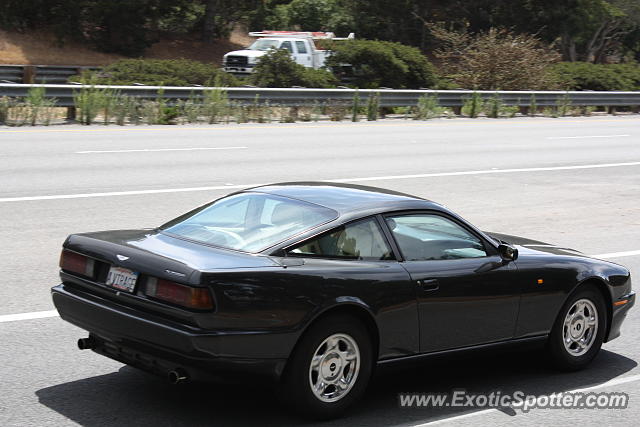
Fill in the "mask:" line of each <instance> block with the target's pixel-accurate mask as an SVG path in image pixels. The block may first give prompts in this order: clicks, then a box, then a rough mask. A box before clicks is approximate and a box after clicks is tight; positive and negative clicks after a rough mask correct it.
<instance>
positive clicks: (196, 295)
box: [145, 277, 213, 310]
mask: <svg viewBox="0 0 640 427" xmlns="http://www.w3.org/2000/svg"><path fill="white" fill-rule="evenodd" d="M145 293H146V294H147V295H148V296H150V297H153V298H157V299H160V300H163V301H167V302H171V303H173V304H177V305H181V306H183V307H188V308H195V309H198V310H211V309H212V308H213V300H212V298H211V293H210V292H209V289H207V288H194V287H192V286H185V285H181V284H179V283H175V282H170V281H168V280H163V279H157V278H155V277H149V278H147V287H146V290H145Z"/></svg>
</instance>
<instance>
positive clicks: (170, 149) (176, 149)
mask: <svg viewBox="0 0 640 427" xmlns="http://www.w3.org/2000/svg"><path fill="white" fill-rule="evenodd" d="M246 148H249V147H192V148H141V149H138V150H89V151H76V152H75V154H104V153H153V152H161V151H203V150H244V149H246Z"/></svg>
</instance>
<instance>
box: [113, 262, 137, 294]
mask: <svg viewBox="0 0 640 427" xmlns="http://www.w3.org/2000/svg"><path fill="white" fill-rule="evenodd" d="M138 274H140V273H138V272H135V271H131V270H129V269H128V268H122V267H115V266H112V267H111V268H110V269H109V274H107V282H106V284H107V286H111V287H112V288H116V289H120V290H122V291H126V292H132V293H133V291H134V289H135V287H136V280H138Z"/></svg>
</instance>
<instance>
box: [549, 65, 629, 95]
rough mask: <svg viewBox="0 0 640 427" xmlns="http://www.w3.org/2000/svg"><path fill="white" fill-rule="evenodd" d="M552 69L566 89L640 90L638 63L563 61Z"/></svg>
mask: <svg viewBox="0 0 640 427" xmlns="http://www.w3.org/2000/svg"><path fill="white" fill-rule="evenodd" d="M551 71H552V73H554V75H555V76H556V77H557V79H558V80H559V81H560V83H561V85H562V87H563V88H564V89H566V90H640V66H639V65H638V64H592V63H589V62H561V63H559V64H555V65H553V66H552V67H551Z"/></svg>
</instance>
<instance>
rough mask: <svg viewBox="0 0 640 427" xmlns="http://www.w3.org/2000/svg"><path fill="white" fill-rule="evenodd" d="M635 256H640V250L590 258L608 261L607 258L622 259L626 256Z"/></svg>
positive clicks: (610, 253)
mask: <svg viewBox="0 0 640 427" xmlns="http://www.w3.org/2000/svg"><path fill="white" fill-rule="evenodd" d="M635 255H640V250H638V251H626V252H609V253H608V254H598V255H591V256H592V257H593V258H601V259H608V258H622V257H627V256H635Z"/></svg>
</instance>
